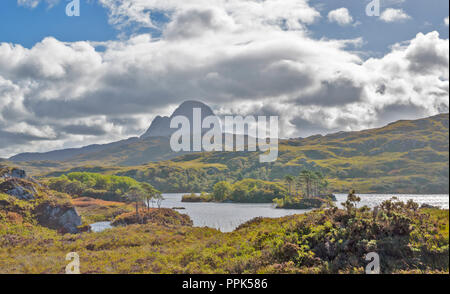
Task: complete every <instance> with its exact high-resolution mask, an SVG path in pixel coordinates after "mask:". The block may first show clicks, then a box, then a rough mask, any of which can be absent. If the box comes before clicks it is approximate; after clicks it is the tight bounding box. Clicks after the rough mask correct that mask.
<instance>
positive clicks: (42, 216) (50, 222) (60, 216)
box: [36, 203, 81, 234]
mask: <svg viewBox="0 0 450 294" xmlns="http://www.w3.org/2000/svg"><path fill="white" fill-rule="evenodd" d="M36 215H37V219H38V221H39V224H41V225H42V226H45V227H48V228H51V229H55V230H58V231H60V232H61V233H71V234H75V233H78V232H79V226H81V217H80V216H79V215H78V213H77V211H76V210H75V208H74V207H73V206H70V205H52V204H49V203H44V204H41V205H39V206H38V207H37V209H36Z"/></svg>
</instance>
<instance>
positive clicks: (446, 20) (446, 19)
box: [444, 16, 448, 26]
mask: <svg viewBox="0 0 450 294" xmlns="http://www.w3.org/2000/svg"><path fill="white" fill-rule="evenodd" d="M444 23H445V25H446V26H448V16H447V17H446V18H445V19H444Z"/></svg>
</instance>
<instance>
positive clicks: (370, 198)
mask: <svg viewBox="0 0 450 294" xmlns="http://www.w3.org/2000/svg"><path fill="white" fill-rule="evenodd" d="M184 194H185V193H177V194H163V197H164V201H163V202H162V206H161V207H166V208H173V207H184V208H185V209H181V210H178V211H179V212H180V213H183V214H187V215H189V216H190V218H191V219H192V221H193V222H194V226H196V227H211V228H216V229H218V230H220V231H222V232H231V231H233V230H234V229H235V228H236V227H238V226H239V225H240V224H242V223H244V222H246V221H248V220H251V219H253V218H255V217H274V218H276V217H282V216H287V215H292V214H301V213H305V212H307V211H310V210H309V209H276V208H274V206H273V204H270V203H265V204H258V203H252V204H246V203H245V204H244V203H211V202H200V203H192V202H181V197H182V195H184ZM358 196H360V197H361V202H360V203H359V206H364V205H367V206H369V207H374V206H376V205H378V204H380V203H381V202H383V201H384V200H387V199H390V198H392V197H393V196H396V197H397V198H398V200H400V201H405V202H406V201H408V200H409V199H413V200H414V201H415V202H417V203H419V204H424V203H427V204H430V205H433V206H439V207H441V208H445V209H448V208H449V195H406V194H402V195H393V194H389V195H387V194H358ZM336 199H337V203H336V204H337V206H338V207H342V206H341V203H342V202H344V201H345V200H346V199H347V195H346V194H336ZM91 227H92V230H93V231H94V232H99V231H103V230H105V229H108V228H111V225H110V223H109V222H100V223H95V224H92V225H91Z"/></svg>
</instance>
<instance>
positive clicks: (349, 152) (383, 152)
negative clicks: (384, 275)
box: [4, 101, 449, 193]
mask: <svg viewBox="0 0 450 294" xmlns="http://www.w3.org/2000/svg"><path fill="white" fill-rule="evenodd" d="M194 108H200V109H202V117H203V118H204V117H206V116H207V115H214V113H213V112H212V110H211V109H210V108H209V107H207V106H206V105H204V104H203V103H201V102H195V101H186V102H184V103H183V104H182V105H180V107H178V108H177V109H176V110H175V112H174V113H173V114H172V115H171V116H170V117H166V118H163V117H159V118H155V120H154V121H153V122H152V125H151V126H150V127H149V129H148V130H147V132H146V133H145V134H144V135H142V136H141V137H140V138H130V139H127V140H123V141H119V142H114V143H110V144H105V145H91V146H86V147H83V148H78V149H66V150H58V151H52V152H47V153H25V154H18V155H16V156H13V157H12V158H10V159H9V161H14V164H15V165H19V166H21V167H22V168H24V169H26V170H27V171H28V172H30V173H32V174H33V175H43V174H46V173H49V172H54V173H53V174H54V175H55V174H60V173H61V172H68V171H73V170H77V171H83V170H87V171H93V172H107V173H110V174H117V175H127V176H131V177H134V178H136V179H138V180H141V181H147V182H149V183H151V184H152V185H154V186H156V187H157V188H158V189H160V190H162V191H165V192H167V191H171V192H178V191H179V192H187V191H197V192H198V191H199V190H202V189H208V188H210V187H211V185H212V184H213V183H215V182H217V181H218V180H224V179H227V180H230V181H234V180H236V179H239V178H242V177H245V178H257V179H264V180H274V181H281V180H282V179H283V177H284V176H285V175H286V174H293V175H295V174H298V173H299V172H300V171H301V170H303V169H312V170H320V171H322V172H323V173H325V174H326V175H327V176H328V177H329V178H330V183H331V185H332V187H333V188H334V189H335V190H336V191H343V192H344V191H346V190H348V189H350V188H357V189H359V191H360V192H367V193H368V192H373V193H374V192H376V193H399V192H402V193H448V191H449V183H448V181H449V170H448V168H449V114H448V113H447V114H440V115H436V116H432V117H428V118H423V119H418V120H402V121H397V122H394V123H391V124H389V125H387V126H384V127H381V128H376V129H370V130H362V131H356V132H339V133H335V134H329V135H326V136H322V135H316V136H311V137H308V138H294V139H287V140H280V141H279V154H278V159H277V161H276V162H274V163H260V162H259V153H258V152H199V153H187V152H185V153H175V152H172V151H171V148H170V141H169V140H170V138H169V137H168V136H169V134H170V132H171V130H169V129H170V128H169V129H168V128H167V122H165V121H170V119H171V118H173V117H175V116H177V115H184V116H186V117H188V119H189V121H190V122H191V121H192V110H193V109H194ZM4 164H6V165H7V164H8V162H7V161H6V162H4Z"/></svg>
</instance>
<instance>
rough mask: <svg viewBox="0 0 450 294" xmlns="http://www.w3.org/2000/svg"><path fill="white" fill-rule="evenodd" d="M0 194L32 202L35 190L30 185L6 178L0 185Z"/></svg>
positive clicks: (23, 181) (26, 182)
mask: <svg viewBox="0 0 450 294" xmlns="http://www.w3.org/2000/svg"><path fill="white" fill-rule="evenodd" d="M0 192H1V193H5V194H8V195H10V196H13V197H16V198H17V199H20V200H33V199H35V195H36V189H35V188H34V187H33V185H32V184H31V183H29V182H28V181H25V180H22V179H16V178H8V179H7V180H6V181H4V182H2V183H0Z"/></svg>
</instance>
